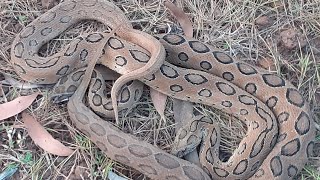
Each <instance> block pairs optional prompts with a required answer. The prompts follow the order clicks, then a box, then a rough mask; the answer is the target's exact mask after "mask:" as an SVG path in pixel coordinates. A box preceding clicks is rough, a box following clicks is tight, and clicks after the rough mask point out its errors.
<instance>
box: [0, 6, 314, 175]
mask: <svg viewBox="0 0 320 180" xmlns="http://www.w3.org/2000/svg"><path fill="white" fill-rule="evenodd" d="M45 2H51V4H49V7H48V8H51V7H52V6H54V5H56V4H58V3H59V1H58V0H51V1H46V0H42V1H39V0H2V1H0V25H1V26H0V74H2V75H0V80H2V79H4V78H5V76H4V75H3V74H6V75H7V76H8V75H9V76H10V77H12V78H14V79H16V80H18V81H21V79H20V78H19V77H18V76H17V75H16V74H15V72H14V70H13V68H12V65H11V64H10V49H11V43H12V41H13V39H14V37H15V36H16V34H17V33H19V32H20V31H21V30H22V28H24V27H25V26H26V25H28V24H29V23H30V22H31V21H32V20H34V19H35V18H37V17H38V16H40V15H41V14H43V13H44V12H46V11H47V7H45ZM114 3H115V4H116V5H117V6H118V7H120V8H121V9H122V10H123V12H124V13H125V14H126V16H127V17H128V18H129V19H130V20H131V22H132V24H133V26H134V28H136V29H139V30H142V31H145V32H148V33H150V34H156V33H165V32H168V31H169V30H171V31H172V32H181V28H180V26H179V24H178V23H177V22H176V20H175V19H174V18H173V17H172V15H170V13H169V12H168V11H167V9H166V8H165V7H164V6H163V4H162V1H149V0H116V1H114ZM176 4H177V5H178V6H179V7H183V10H184V11H185V12H186V13H187V15H188V16H189V18H190V19H191V21H192V23H193V28H194V37H195V38H196V39H199V40H201V41H203V42H206V43H208V44H210V45H212V46H214V47H217V48H220V49H223V50H225V51H227V52H231V54H232V55H233V56H236V57H238V58H239V59H241V60H243V61H245V62H248V63H250V64H253V65H256V66H260V67H263V68H265V69H268V70H269V71H270V72H273V73H276V74H278V75H280V76H282V77H284V78H285V79H287V80H289V81H290V82H292V84H294V85H295V86H296V87H298V89H299V91H300V92H301V93H302V94H303V96H304V98H305V99H306V100H308V101H309V102H310V106H311V110H312V112H313V114H314V118H315V121H316V123H317V129H318V132H317V136H316V139H315V148H314V153H315V157H312V158H310V161H309V162H308V164H307V165H306V166H305V168H304V169H303V171H302V172H301V173H300V175H299V176H298V177H297V179H317V180H320V133H319V123H320V120H319V118H320V105H319V104H320V2H319V1H318V0H299V1H298V0H294V1H285V0H270V1H264V0H248V1H242V0H176ZM101 29H103V26H101V24H99V23H96V22H92V21H83V22H81V23H79V24H78V25H76V26H75V27H73V28H72V29H69V30H68V31H67V32H65V33H63V34H61V35H60V36H59V37H56V38H55V39H53V40H52V41H50V42H49V43H48V44H47V45H46V46H45V47H43V48H42V49H41V52H40V53H41V54H43V55H44V56H48V55H51V54H54V53H55V52H57V51H59V50H60V49H61V48H63V47H64V46H65V45H66V44H67V43H68V42H70V41H71V40H72V38H74V37H76V36H77V35H79V34H81V33H83V32H92V31H99V30H101ZM1 78H2V79H1ZM40 90H41V92H42V97H39V98H38V99H37V101H36V102H35V103H34V104H33V105H32V106H31V107H30V108H29V109H28V111H29V112H32V113H33V114H34V115H35V116H37V117H38V120H39V121H40V123H41V124H42V125H43V126H44V127H45V128H46V130H47V131H49V132H50V133H51V134H52V135H53V136H54V138H56V139H57V140H59V141H60V142H62V143H64V144H65V145H67V146H69V147H72V148H73V149H76V151H75V153H74V154H73V155H72V156H71V157H68V158H63V157H57V156H54V155H51V154H48V153H46V152H45V151H43V150H42V149H40V148H39V147H38V146H37V145H35V144H34V143H33V142H32V140H31V139H30V137H29V136H28V133H27V132H26V129H25V128H24V126H23V124H22V122H21V118H20V116H16V117H11V118H9V119H6V120H4V121H0V173H1V172H3V171H4V170H6V169H8V168H12V167H18V170H17V172H16V173H15V174H14V175H13V176H12V177H11V179H59V180H60V179H106V176H107V173H108V171H109V170H110V169H111V168H112V170H113V171H114V172H116V173H117V174H119V175H122V176H124V177H128V178H129V179H130V178H131V179H147V178H146V177H145V176H144V175H141V174H140V173H139V172H137V171H135V170H133V169H131V168H129V167H127V166H125V165H123V164H119V163H117V162H115V161H113V160H111V159H109V158H107V157H106V156H105V155H104V154H103V153H102V152H101V151H100V150H99V149H98V148H97V147H96V146H95V145H94V144H93V143H92V142H90V140H89V139H88V137H86V136H85V135H84V134H83V133H81V132H80V131H79V130H77V129H76V128H75V126H74V125H72V123H71V121H70V119H69V117H68V113H67V109H66V105H65V104H58V105H57V104H53V103H52V102H51V101H50V99H49V95H50V93H52V92H51V89H50V88H41V89H40ZM32 91H37V89H33V90H28V89H17V88H13V87H10V86H6V85H3V86H2V90H1V92H0V103H4V102H7V101H10V100H12V99H14V98H16V97H18V96H19V94H20V95H25V94H29V93H31V92H32ZM148 92H149V91H148V89H147V88H146V93H145V96H144V97H143V98H142V99H141V100H140V102H139V104H138V106H137V107H138V108H136V109H134V110H132V111H131V112H130V113H127V114H125V116H124V117H123V118H122V119H121V122H122V125H123V126H122V127H121V128H122V130H124V131H126V132H128V133H131V134H134V135H135V136H138V137H139V138H140V139H142V140H145V141H148V142H150V143H152V144H156V145H157V146H158V147H160V148H162V149H163V150H167V151H170V145H171V144H172V142H173V138H174V135H175V133H174V120H173V110H172V100H171V99H169V101H168V103H167V107H166V110H165V116H166V121H165V122H164V121H162V120H161V117H160V116H159V115H158V113H157V112H156V110H155V108H154V106H153V104H152V101H151V99H150V96H149V95H148ZM4 94H5V96H4ZM195 108H196V109H198V110H199V111H201V112H203V113H205V114H207V115H208V116H209V117H211V118H213V119H215V120H217V121H218V122H219V124H220V125H221V128H222V132H223V134H222V142H223V147H222V150H223V151H228V152H232V150H233V149H235V147H237V143H239V142H240V140H241V137H243V135H244V133H245V132H244V130H243V129H244V128H243V127H242V124H241V123H236V122H235V119H234V118H232V117H230V116H228V115H225V114H224V113H221V112H220V111H217V110H214V109H213V110H212V108H210V107H204V106H202V105H195ZM239 129H242V130H240V131H239Z"/></svg>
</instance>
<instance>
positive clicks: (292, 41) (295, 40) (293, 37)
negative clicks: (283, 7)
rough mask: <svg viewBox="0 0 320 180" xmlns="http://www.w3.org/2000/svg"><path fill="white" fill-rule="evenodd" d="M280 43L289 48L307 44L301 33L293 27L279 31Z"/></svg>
mask: <svg viewBox="0 0 320 180" xmlns="http://www.w3.org/2000/svg"><path fill="white" fill-rule="evenodd" d="M280 38H281V44H282V45H283V46H284V47H285V48H286V49H289V50H292V49H294V48H296V47H304V46H306V45H307V41H306V39H305V38H304V37H303V35H302V34H301V33H300V32H299V31H296V30H294V29H288V30H285V31H282V32H281V33H280Z"/></svg>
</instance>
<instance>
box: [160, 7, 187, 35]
mask: <svg viewBox="0 0 320 180" xmlns="http://www.w3.org/2000/svg"><path fill="white" fill-rule="evenodd" d="M164 5H165V6H166V7H167V8H168V9H169V11H170V12H171V14H172V15H173V16H174V17H175V18H176V19H177V21H178V22H179V23H180V25H181V27H182V30H183V31H184V34H185V36H187V37H189V38H191V37H192V36H193V28H192V23H191V21H190V20H189V18H188V16H187V15H186V14H185V13H184V12H183V10H181V9H179V8H178V7H177V6H176V5H174V4H173V3H172V2H170V1H164Z"/></svg>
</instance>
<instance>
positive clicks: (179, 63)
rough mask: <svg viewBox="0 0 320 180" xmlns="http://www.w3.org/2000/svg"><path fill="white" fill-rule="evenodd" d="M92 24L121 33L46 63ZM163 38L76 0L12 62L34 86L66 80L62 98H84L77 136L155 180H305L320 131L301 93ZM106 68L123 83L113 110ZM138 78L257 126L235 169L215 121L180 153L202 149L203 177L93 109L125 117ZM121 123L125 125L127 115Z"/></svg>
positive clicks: (215, 54) (193, 127)
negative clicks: (54, 42)
mask: <svg viewBox="0 0 320 180" xmlns="http://www.w3.org/2000/svg"><path fill="white" fill-rule="evenodd" d="M84 19H91V20H97V21H100V22H102V23H103V24H105V25H107V26H109V27H110V28H111V29H112V32H111V33H91V34H88V35H86V36H84V37H78V38H76V39H75V40H74V41H72V42H71V43H70V44H69V45H68V46H67V47H66V49H65V50H64V51H62V52H59V53H56V54H55V55H53V56H50V57H40V56H39V55H38V51H39V49H40V47H41V46H42V45H44V44H45V43H47V42H48V41H49V40H51V39H52V38H54V37H56V36H57V35H59V34H61V33H62V32H63V31H65V30H66V29H67V28H69V27H70V26H71V25H72V24H75V23H77V22H79V21H80V20H84ZM156 38H157V39H158V40H159V41H157V39H155V38H153V37H151V36H150V35H148V34H145V33H143V32H139V31H136V30H133V29H132V28H131V25H130V24H129V21H128V20H127V19H126V17H125V16H124V15H123V13H122V12H121V11H120V9H118V8H117V7H116V6H115V5H113V4H112V3H109V2H107V1H102V0H90V1H84V0H67V1H65V2H63V3H61V4H59V5H58V6H56V7H54V8H53V9H51V10H49V11H48V12H46V13H45V14H43V15H42V16H40V17H39V18H37V19H36V20H34V21H33V22H32V23H31V24H29V25H28V26H27V27H25V28H24V30H23V31H22V32H21V33H20V34H19V35H18V36H17V37H16V39H15V41H14V42H13V45H12V51H11V55H12V58H11V60H12V64H13V66H14V68H15V70H16V72H17V73H18V74H19V75H20V76H21V77H22V78H23V79H25V80H27V81H29V82H35V83H39V84H50V83H56V82H57V81H58V79H60V81H59V83H58V85H57V86H58V89H59V88H60V92H67V93H70V94H72V93H74V94H73V95H72V96H71V99H70V100H69V103H68V110H69V114H70V117H71V120H72V121H73V122H74V123H75V125H76V126H77V128H79V129H80V130H81V131H82V132H84V133H85V134H87V135H88V136H89V137H90V139H91V140H92V141H94V142H95V144H96V145H97V146H98V147H99V148H101V149H102V150H103V151H104V152H105V153H106V154H107V155H108V156H109V157H110V158H112V159H115V160H117V161H119V162H121V163H123V164H126V165H128V166H131V167H133V168H135V169H137V170H139V171H141V172H142V173H144V174H145V175H147V176H148V177H150V178H154V179H210V178H213V179H248V178H250V177H251V178H252V179H267V178H272V179H292V178H293V177H294V176H295V175H297V173H298V172H299V171H300V170H301V169H302V168H303V166H304V164H305V163H306V162H307V160H308V157H309V156H310V155H311V154H312V149H313V139H314V136H315V128H314V124H313V123H314V121H313V119H312V116H311V115H310V112H309V107H308V103H307V102H306V101H305V100H304V99H303V97H302V96H301V95H300V93H299V92H298V90H296V88H295V87H294V86H293V85H291V84H290V83H289V82H288V81H285V80H284V79H282V78H280V77H278V76H276V75H273V74H270V73H268V72H267V71H265V70H262V69H259V68H256V67H252V66H251V65H249V64H246V63H244V62H240V61H238V60H236V59H234V58H232V57H230V56H229V55H228V54H226V53H224V52H222V51H220V50H217V49H214V48H212V47H210V46H209V45H207V44H204V43H202V42H200V41H197V40H195V39H192V38H186V37H184V36H182V35H174V34H166V35H159V36H157V37H156ZM159 42H161V44H162V45H163V46H164V47H165V49H166V61H168V62H163V61H164V59H165V57H164V56H165V52H164V49H163V46H162V45H161V44H160V43H159ZM96 62H97V63H98V64H102V65H104V66H106V67H108V68H110V69H112V70H114V71H116V72H118V73H120V74H123V76H121V77H120V78H119V79H118V80H117V81H116V83H115V85H114V87H112V91H111V98H112V101H110V100H106V99H107V98H105V97H103V96H104V95H105V94H104V93H103V92H104V90H101V89H102V88H103V86H104V85H103V82H102V81H103V80H102V81H101V78H98V77H100V75H99V73H98V72H96V71H95V73H93V74H92V72H94V66H95V64H96ZM86 66H87V68H86V69H85V70H84V69H81V68H83V67H86ZM79 69H80V70H79ZM70 73H71V75H68V74H70ZM91 74H92V75H91ZM66 75H68V76H66ZM133 79H139V80H140V81H142V82H143V83H145V84H146V85H148V86H150V87H152V88H154V89H156V90H158V91H160V92H162V93H164V94H167V95H169V96H172V97H174V98H177V99H181V100H186V101H191V102H197V103H202V104H206V105H210V106H214V107H216V108H219V109H223V110H224V111H226V112H228V113H232V114H234V115H235V116H236V117H238V118H239V120H241V121H243V122H244V123H245V124H246V125H247V127H248V132H247V135H246V136H245V137H244V139H242V141H241V142H240V144H239V147H238V148H237V149H236V150H235V151H234V153H233V155H232V156H231V157H230V158H229V160H228V161H227V162H222V161H221V160H220V159H219V147H218V146H219V142H220V140H219V139H220V137H219V129H218V127H217V126H216V125H215V123H214V122H212V120H210V119H208V118H205V117H200V118H196V117H195V118H194V119H192V120H190V121H189V123H188V124H186V125H184V126H183V128H182V129H181V130H180V131H179V133H178V135H177V138H176V144H175V146H174V147H173V152H174V154H176V155H178V156H183V155H185V154H187V153H188V152H190V151H192V150H193V149H195V148H196V147H197V146H198V145H199V143H200V144H201V147H200V152H199V154H200V162H201V165H202V168H200V167H198V166H196V165H195V164H192V163H190V162H188V161H185V160H182V159H180V158H178V157H176V156H174V155H171V154H168V153H166V152H164V151H162V150H160V149H158V148H156V147H154V146H152V145H151V144H148V143H146V142H142V141H139V140H137V139H136V138H134V137H133V136H131V135H128V134H125V133H123V132H121V131H120V130H118V129H117V128H115V127H114V126H113V125H112V124H111V123H110V122H108V121H105V120H103V119H102V118H101V117H100V116H98V115H97V114H96V113H94V112H93V111H92V110H91V109H93V110H96V109H98V110H97V111H96V112H97V113H99V115H101V116H103V114H104V112H103V110H105V111H112V107H113V108H117V107H118V106H117V105H116V102H117V101H116V99H115V98H116V97H117V96H116V95H117V93H118V92H119V93H118V96H119V97H118V101H119V102H118V103H119V106H122V108H125V107H126V106H130V104H131V102H133V101H137V99H138V98H139V97H140V96H141V86H140V84H139V83H137V82H136V81H132V80H133ZM81 80H82V81H81ZM69 81H73V82H75V83H77V85H74V84H72V83H69ZM66 82H67V83H66ZM77 86H78V87H77ZM88 86H90V88H89V92H88V93H86V92H87V87H88ZM87 94H88V96H89V98H86V96H87ZM86 101H90V102H89V104H90V108H91V109H90V108H88V107H87V106H86V105H85V102H86ZM110 102H112V103H113V105H110ZM121 103H122V105H121ZM110 107H111V108H110ZM114 111H115V112H117V109H114ZM114 115H115V116H116V119H118V118H117V115H118V113H115V114H114ZM106 116H109V115H106ZM205 172H206V173H205Z"/></svg>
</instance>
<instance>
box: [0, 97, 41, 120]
mask: <svg viewBox="0 0 320 180" xmlns="http://www.w3.org/2000/svg"><path fill="white" fill-rule="evenodd" d="M38 95H39V93H34V94H31V95H29V96H20V97H18V98H16V99H14V100H12V101H10V102H7V103H4V104H0V120H3V119H7V118H9V117H11V116H14V115H16V114H18V113H20V112H22V111H23V110H25V109H27V108H28V107H29V106H30V105H31V104H32V102H33V101H34V100H35V99H36V97H37V96H38Z"/></svg>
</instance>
